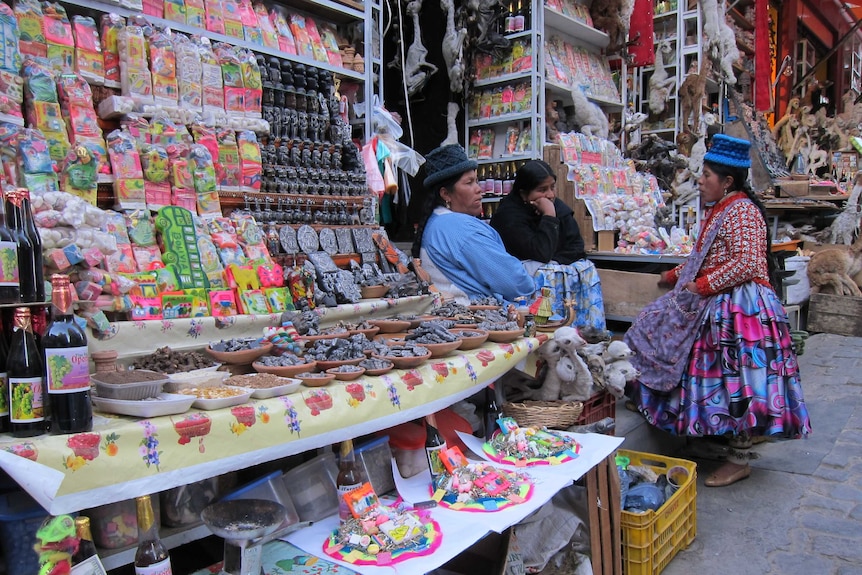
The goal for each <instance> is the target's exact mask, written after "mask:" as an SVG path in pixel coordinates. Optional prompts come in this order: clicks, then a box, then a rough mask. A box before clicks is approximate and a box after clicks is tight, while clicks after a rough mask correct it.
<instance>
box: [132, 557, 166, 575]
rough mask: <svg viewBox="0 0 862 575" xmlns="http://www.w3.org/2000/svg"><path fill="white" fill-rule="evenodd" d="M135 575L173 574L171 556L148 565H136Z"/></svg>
mask: <svg viewBox="0 0 862 575" xmlns="http://www.w3.org/2000/svg"><path fill="white" fill-rule="evenodd" d="M135 575H173V572H172V571H171V558H170V557H168V558H167V559H165V560H164V561H159V562H158V563H153V564H152V565H147V566H146V567H138V566H137V565H135Z"/></svg>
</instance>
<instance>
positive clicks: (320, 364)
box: [317, 355, 365, 371]
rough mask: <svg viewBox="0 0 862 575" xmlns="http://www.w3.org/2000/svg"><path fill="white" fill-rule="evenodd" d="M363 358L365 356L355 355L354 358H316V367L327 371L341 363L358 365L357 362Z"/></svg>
mask: <svg viewBox="0 0 862 575" xmlns="http://www.w3.org/2000/svg"><path fill="white" fill-rule="evenodd" d="M363 359H365V356H364V355H363V356H362V357H357V358H354V359H338V360H331V361H329V360H322V359H318V360H317V369H319V370H320V371H328V370H330V369H332V368H333V367H340V366H342V365H359V362H360V361H362V360H363Z"/></svg>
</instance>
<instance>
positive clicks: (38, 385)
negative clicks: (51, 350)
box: [6, 307, 47, 437]
mask: <svg viewBox="0 0 862 575" xmlns="http://www.w3.org/2000/svg"><path fill="white" fill-rule="evenodd" d="M13 325H14V332H13V333H12V344H11V346H10V348H9V357H8V358H7V359H6V371H7V374H8V376H9V409H10V418H9V419H10V422H11V424H12V435H14V436H15V437H33V436H36V435H42V434H43V433H45V431H46V430H47V429H46V427H47V423H46V415H47V414H46V413H45V412H46V409H45V408H46V405H45V400H46V398H45V380H44V378H43V377H42V359H41V357H40V355H41V354H40V353H39V349H38V348H37V346H36V340H35V339H34V338H33V331H32V329H33V328H32V324H31V322H30V308H28V307H18V308H15V316H14V320H13Z"/></svg>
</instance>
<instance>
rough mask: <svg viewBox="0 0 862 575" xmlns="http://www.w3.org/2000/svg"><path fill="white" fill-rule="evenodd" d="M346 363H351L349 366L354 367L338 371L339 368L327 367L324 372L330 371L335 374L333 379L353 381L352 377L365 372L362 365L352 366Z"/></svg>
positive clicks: (354, 377)
mask: <svg viewBox="0 0 862 575" xmlns="http://www.w3.org/2000/svg"><path fill="white" fill-rule="evenodd" d="M348 365H351V367H355V368H356V369H355V370H354V371H338V370H339V369H341V368H339V367H333V368H330V369H327V370H326V373H331V374H332V375H334V376H335V379H337V380H338V381H353V380H354V379H357V378H358V377H359V376H360V375H362V374H363V373H365V368H364V367H361V366H359V365H355V366H353V365H352V364H348ZM342 367H344V366H342Z"/></svg>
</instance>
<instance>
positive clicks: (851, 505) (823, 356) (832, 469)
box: [660, 334, 862, 575]
mask: <svg viewBox="0 0 862 575" xmlns="http://www.w3.org/2000/svg"><path fill="white" fill-rule="evenodd" d="M799 363H800V367H801V371H802V378H803V379H802V385H803V390H804V393H805V401H806V404H807V405H808V408H809V413H810V415H811V425H812V428H813V433H812V434H811V435H810V436H809V438H808V439H805V440H797V441H784V442H776V443H769V444H762V445H756V446H755V447H754V448H753V449H754V451H756V452H757V453H758V455H759V458H758V459H755V460H753V461H752V462H751V466H752V472H751V477H749V478H748V479H746V480H744V481H740V482H738V483H736V484H734V485H731V486H729V487H722V488H710V487H705V486H704V485H703V480H704V479H705V478H706V477H707V476H708V475H709V473H711V471H712V470H713V469H715V468H716V467H717V466H718V465H719V463H717V462H714V461H708V460H705V459H696V458H694V457H686V456H685V453H687V452H688V453H691V449H692V447H693V446H692V443H693V442H692V443H689V444H688V445H687V446H686V445H682V446H681V445H680V444H679V443H677V444H676V445H674V444H673V442H666V443H665V445H666V446H667V447H668V448H667V449H661V450H660V452H663V453H666V454H667V455H672V456H673V455H675V456H678V457H686V458H687V459H695V460H696V461H697V463H698V482H697V537H696V538H695V540H694V542H693V543H692V544H691V545H690V546H689V547H688V548H687V549H685V550H683V551H681V552H680V553H679V554H678V555H677V556H676V558H674V559H673V561H671V563H670V564H669V565H668V566H667V568H665V570H664V571H663V572H662V574H663V575H691V574H696V575H727V574H729V573H732V574H734V575H748V574H751V575H755V574H757V575H760V574H775V575H851V574H853V575H862V544H860V538H862V338H854V337H842V336H837V335H831V334H816V335H813V336H811V337H810V338H809V339H808V340H807V342H806V343H805V347H804V352H803V354H802V355H801V356H799Z"/></svg>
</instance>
